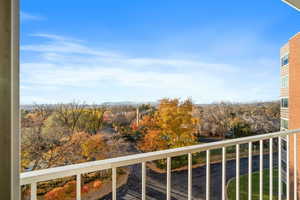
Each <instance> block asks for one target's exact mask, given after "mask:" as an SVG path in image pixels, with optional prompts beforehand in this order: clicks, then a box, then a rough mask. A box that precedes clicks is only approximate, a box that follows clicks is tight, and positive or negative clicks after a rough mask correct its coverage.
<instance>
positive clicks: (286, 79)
mask: <svg viewBox="0 0 300 200" xmlns="http://www.w3.org/2000/svg"><path fill="white" fill-rule="evenodd" d="M288 85H289V77H288V76H284V77H282V78H281V88H288Z"/></svg>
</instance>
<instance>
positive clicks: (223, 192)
mask: <svg viewBox="0 0 300 200" xmlns="http://www.w3.org/2000/svg"><path fill="white" fill-rule="evenodd" d="M225 199H226V147H223V148H222V200H225Z"/></svg>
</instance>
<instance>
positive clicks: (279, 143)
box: [278, 136, 282, 200]
mask: <svg viewBox="0 0 300 200" xmlns="http://www.w3.org/2000/svg"><path fill="white" fill-rule="evenodd" d="M281 142H282V141H281V136H279V137H278V200H281V199H282V180H281V179H282V178H281V177H282V173H281V157H282V155H281V153H282V152H281Z"/></svg>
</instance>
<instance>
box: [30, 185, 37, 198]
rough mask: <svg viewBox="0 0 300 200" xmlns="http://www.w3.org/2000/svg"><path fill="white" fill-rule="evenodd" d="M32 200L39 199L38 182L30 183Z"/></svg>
mask: <svg viewBox="0 0 300 200" xmlns="http://www.w3.org/2000/svg"><path fill="white" fill-rule="evenodd" d="M30 197H31V198H30V200H37V183H31V185H30Z"/></svg>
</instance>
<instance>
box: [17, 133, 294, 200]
mask: <svg viewBox="0 0 300 200" xmlns="http://www.w3.org/2000/svg"><path fill="white" fill-rule="evenodd" d="M299 133H300V130H292V131H284V132H275V133H269V134H263V135H257V136H251V137H244V138H238V139H230V140H223V141H219V142H212V143H206V144H200V145H194V146H187V147H182V148H174V149H169V150H163V151H156V152H150V153H141V154H136V155H129V156H124V157H118V158H112V159H107V160H100V161H93V162H86V163H81V164H74V165H69V166H62V167H56V168H50V169H44V170H38V171H31V172H25V173H22V174H21V185H22V186H24V185H30V190H31V193H30V199H31V200H36V199H37V184H38V183H39V182H43V181H49V180H53V179H59V178H65V177H70V176H74V177H76V199H77V200H80V199H84V198H82V189H81V188H82V175H83V174H86V173H91V172H96V171H101V170H111V172H112V173H111V174H112V175H111V192H110V193H111V194H110V195H111V199H113V200H116V199H126V198H119V196H120V195H118V192H119V191H118V190H119V188H118V185H119V184H118V183H117V169H118V168H121V167H125V166H130V165H137V166H139V167H138V168H136V169H138V171H139V172H138V173H139V174H140V175H141V178H140V180H136V182H135V184H136V185H137V186H138V185H139V187H138V188H140V190H137V191H135V192H136V193H138V194H137V196H138V198H129V199H142V200H145V199H162V198H161V197H158V198H153V197H151V198H150V197H148V191H147V190H152V192H153V190H156V189H157V190H158V191H159V192H160V193H163V194H164V195H165V198H163V199H167V200H171V199H188V200H191V199H207V200H209V199H222V200H225V199H228V198H227V196H228V195H227V183H228V180H229V179H230V178H234V179H235V184H234V186H235V194H234V196H235V199H244V198H241V194H240V193H241V192H240V191H241V182H240V179H241V176H242V175H243V176H248V179H247V187H248V195H247V196H248V199H252V195H253V186H254V185H256V186H257V185H258V186H259V199H263V195H264V194H265V193H266V192H265V191H264V190H265V189H264V187H268V188H269V190H268V193H269V194H268V195H269V197H270V199H273V197H274V196H279V197H283V199H292V196H294V199H296V192H297V184H295V185H293V184H292V183H293V182H296V181H297V171H296V170H297V156H298V155H297V151H295V149H296V148H297V140H295V138H296V137H297V134H299ZM283 138H284V139H283ZM291 142H293V145H291V146H290V143H291ZM266 144H268V145H266ZM242 146H243V148H245V147H246V148H247V149H248V150H247V153H246V156H245V155H244V154H243V155H242V153H241V147H242ZM231 147H235V152H234V157H232V156H231V157H230V158H229V156H228V152H227V151H226V150H227V149H228V148H231ZM216 149H219V150H220V155H221V157H220V160H219V161H218V162H212V159H211V158H212V152H213V151H214V150H216ZM285 149H290V151H285ZM198 152H205V153H204V155H205V158H204V159H205V163H206V164H205V165H204V166H203V170H202V172H203V173H204V174H202V175H201V176H200V173H202V172H201V171H199V170H198V168H197V167H194V166H193V163H192V160H193V155H194V153H198ZM290 152H295V153H292V154H290ZM182 155H187V158H188V165H187V167H186V168H185V169H184V172H181V173H179V174H178V173H177V174H176V176H175V172H174V171H172V169H171V161H172V159H173V158H175V157H177V156H182ZM290 157H291V158H292V159H290ZM161 159H166V171H165V173H164V174H163V176H162V177H163V179H164V180H161V181H160V182H158V183H157V184H159V185H160V186H159V187H157V188H155V187H150V186H149V185H150V184H151V185H153V184H154V185H155V183H153V181H150V180H149V179H148V175H147V173H148V172H149V171H148V170H147V163H150V162H152V161H155V160H161ZM278 160H279V161H282V162H278ZM291 160H292V162H291ZM283 161H284V162H283ZM294 161H296V162H294ZM289 166H290V167H289ZM266 168H268V171H267V173H268V179H269V180H268V181H267V182H268V185H267V186H266V182H265V181H263V180H264V179H263V177H264V175H265V174H264V173H266V171H265V170H264V169H266ZM275 168H276V169H278V176H276V177H275V175H274V173H273V170H274V169H275ZM216 170H217V171H218V172H216ZM255 171H257V173H258V174H259V179H258V180H257V179H253V178H250V177H252V175H253V172H255ZM197 173H199V174H198V175H199V177H202V178H201V179H202V181H203V184H202V186H203V187H202V189H201V188H200V182H199V183H198V180H197V183H196V181H195V180H196V179H195V177H196V176H197ZM216 174H217V175H216ZM247 174H248V175H247ZM293 174H294V175H293ZM173 175H174V176H173ZM184 175H186V178H183V179H182V181H181V180H175V179H174V178H175V177H176V178H178V179H180V177H183V176H184ZM274 179H278V183H279V185H278V188H279V189H278V190H274V188H275V186H274V185H273V181H274ZM283 181H284V182H285V183H289V184H283ZM172 182H173V183H172ZM175 182H176V184H175ZM264 182H265V183H264ZM179 183H180V184H179ZM216 183H218V186H217V185H216ZM176 185H177V186H176ZM178 185H180V186H178ZM174 186H176V188H177V189H174V188H173V187H174ZM158 188H159V189H158ZM178 188H180V191H179V190H178ZM175 190H176V191H175ZM197 190H201V191H202V193H203V194H201V195H199V191H197ZM196 194H197V195H196ZM127 199H128V198H127Z"/></svg>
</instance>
